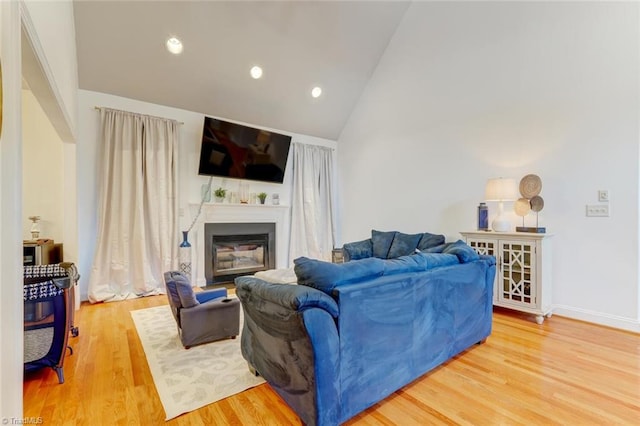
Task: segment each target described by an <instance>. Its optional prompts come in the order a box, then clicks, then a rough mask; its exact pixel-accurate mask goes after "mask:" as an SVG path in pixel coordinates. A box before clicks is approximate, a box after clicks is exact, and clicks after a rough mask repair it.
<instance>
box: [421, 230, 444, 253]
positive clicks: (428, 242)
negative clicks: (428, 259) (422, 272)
mask: <svg viewBox="0 0 640 426" xmlns="http://www.w3.org/2000/svg"><path fill="white" fill-rule="evenodd" d="M441 244H444V235H436V234H430V233H428V232H425V233H424V234H422V238H421V239H420V241H419V242H418V247H417V248H418V250H420V251H425V250H427V249H429V248H432V247H436V246H439V245H441Z"/></svg>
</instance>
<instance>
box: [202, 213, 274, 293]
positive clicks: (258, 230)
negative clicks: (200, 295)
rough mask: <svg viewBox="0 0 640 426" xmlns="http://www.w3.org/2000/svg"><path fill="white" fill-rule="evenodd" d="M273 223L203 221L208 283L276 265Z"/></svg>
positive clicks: (229, 280)
mask: <svg viewBox="0 0 640 426" xmlns="http://www.w3.org/2000/svg"><path fill="white" fill-rule="evenodd" d="M275 231H276V225H275V223H205V225H204V240H205V241H204V273H205V278H206V282H207V285H214V284H220V283H227V282H231V281H233V280H234V278H236V277H239V276H242V275H250V274H253V273H255V272H258V271H265V270H267V269H274V268H275V239H276V236H275V233H276V232H275Z"/></svg>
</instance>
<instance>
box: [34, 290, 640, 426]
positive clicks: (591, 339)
mask: <svg viewBox="0 0 640 426" xmlns="http://www.w3.org/2000/svg"><path fill="white" fill-rule="evenodd" d="M166 303H167V299H166V296H152V297H147V298H142V299H135V300H129V301H124V302H116V303H105V304H98V305H89V304H83V305H82V307H81V309H80V311H79V312H77V313H76V320H75V323H76V325H77V326H78V327H79V328H80V335H79V336H78V337H75V338H70V344H71V345H72V346H73V350H74V353H73V355H71V356H67V358H66V360H65V366H64V373H65V379H66V381H65V383H64V384H62V385H60V384H58V382H57V378H56V374H55V372H54V371H53V370H51V369H48V368H47V369H43V370H41V371H38V372H35V373H32V374H30V375H27V376H26V377H25V381H24V390H23V391H24V415H25V416H26V417H41V418H42V421H43V424H45V425H67V424H68V425H102V424H104V425H114V424H117V425H120V424H122V425H124V424H128V425H138V424H148V425H162V424H165V423H166V424H167V425H299V424H301V423H300V420H299V419H298V418H297V416H296V415H295V414H294V413H293V411H291V409H290V408H289V407H288V406H287V405H286V404H285V403H284V402H283V401H282V399H281V398H280V397H279V396H278V395H277V394H276V393H275V392H273V391H272V390H271V388H270V387H269V386H268V385H266V384H264V385H260V386H257V387H255V388H253V389H250V390H248V391H245V392H243V393H240V394H238V395H234V396H232V397H229V398H227V399H224V400H222V401H219V402H217V403H214V404H211V405H208V406H206V407H204V408H201V409H199V410H197V411H194V412H191V413H187V414H184V415H182V416H180V417H178V418H176V419H173V420H171V421H169V422H165V421H164V411H163V409H162V405H161V403H160V399H159V398H158V394H157V392H156V389H155V386H154V384H153V379H152V378H151V373H150V371H149V367H148V365H147V361H146V359H145V356H144V352H143V350H142V345H141V344H140V340H139V339H138V335H137V333H136V330H135V326H134V325H133V321H132V319H131V315H130V314H129V311H131V310H135V309H143V308H147V307H152V306H157V305H162V304H166ZM346 424H347V425H454V424H461V425H525V424H526V425H553V424H565V425H638V424H640V335H638V334H633V333H628V332H623V331H619V330H615V329H610V328H606V327H600V326H595V325H591V324H587V323H583V322H579V321H573V320H569V319H566V318H561V317H558V316H553V317H552V318H550V319H548V320H546V321H545V322H544V324H543V325H538V324H536V323H535V321H534V320H533V318H532V317H528V316H525V315H521V314H518V313H514V312H512V311H507V310H501V309H499V308H498V309H496V311H495V312H494V323H493V333H492V335H491V336H490V337H489V338H488V339H487V341H486V343H484V344H482V345H477V346H474V347H473V348H472V349H470V350H468V351H466V352H464V353H463V354H461V355H459V356H457V357H455V358H454V359H452V360H450V361H449V362H447V363H446V364H445V365H443V366H441V367H439V368H437V369H435V370H433V371H431V372H430V373H428V374H427V375H425V376H423V377H422V378H420V379H418V380H416V381H414V382H413V383H411V384H410V385H408V386H406V387H405V388H403V389H401V390H399V391H397V392H395V393H394V394H393V395H391V396H390V397H388V398H387V399H385V400H384V401H381V402H380V403H378V404H376V405H375V406H373V407H371V408H370V409H368V410H366V411H365V412H363V413H361V414H359V415H358V416H356V417H355V418H353V419H351V420H350V421H349V422H347V423H346Z"/></svg>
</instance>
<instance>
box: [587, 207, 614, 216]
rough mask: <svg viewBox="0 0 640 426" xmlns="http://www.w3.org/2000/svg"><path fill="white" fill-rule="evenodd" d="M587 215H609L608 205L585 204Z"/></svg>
mask: <svg viewBox="0 0 640 426" xmlns="http://www.w3.org/2000/svg"><path fill="white" fill-rule="evenodd" d="M587 217H609V206H608V205H607V204H591V205H587Z"/></svg>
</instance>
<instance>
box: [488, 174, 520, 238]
mask: <svg viewBox="0 0 640 426" xmlns="http://www.w3.org/2000/svg"><path fill="white" fill-rule="evenodd" d="M516 198H518V186H517V185H516V181H515V179H511V178H495V179H489V180H488V181H487V187H486V189H485V199H486V200H487V201H497V202H498V216H496V218H495V219H494V220H493V222H491V227H492V228H493V230H494V231H496V232H507V231H509V230H510V229H511V222H510V221H509V219H508V218H506V217H505V216H504V202H505V201H513V200H515V199H516Z"/></svg>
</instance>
